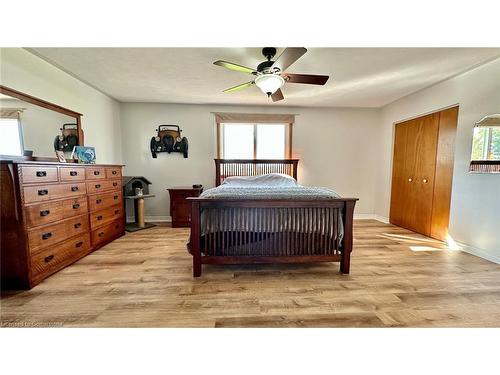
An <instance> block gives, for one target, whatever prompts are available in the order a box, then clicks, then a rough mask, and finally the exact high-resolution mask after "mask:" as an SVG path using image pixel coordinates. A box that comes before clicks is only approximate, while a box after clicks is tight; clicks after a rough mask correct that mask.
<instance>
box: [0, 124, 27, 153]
mask: <svg viewBox="0 0 500 375" xmlns="http://www.w3.org/2000/svg"><path fill="white" fill-rule="evenodd" d="M22 154H23V144H22V135H21V127H20V126H19V120H18V119H14V118H0V155H22Z"/></svg>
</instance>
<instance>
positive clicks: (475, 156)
mask: <svg viewBox="0 0 500 375" xmlns="http://www.w3.org/2000/svg"><path fill="white" fill-rule="evenodd" d="M470 170H471V171H472V172H481V173H498V172H500V114H492V115H488V116H485V117H483V118H482V119H481V120H480V121H478V122H477V123H476V124H475V126H474V134H473V137H472V154H471V165H470Z"/></svg>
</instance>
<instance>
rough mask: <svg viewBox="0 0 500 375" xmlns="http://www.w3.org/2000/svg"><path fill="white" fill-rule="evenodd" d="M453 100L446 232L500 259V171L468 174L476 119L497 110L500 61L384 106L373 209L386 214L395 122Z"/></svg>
mask: <svg viewBox="0 0 500 375" xmlns="http://www.w3.org/2000/svg"><path fill="white" fill-rule="evenodd" d="M453 104H459V105H460V109H459V114H458V129H457V136H456V141H455V166H454V176H453V190H452V198H451V213H450V235H451V236H452V237H453V239H454V240H456V241H459V242H461V243H462V244H465V245H466V246H465V250H468V251H470V252H474V253H476V254H478V255H480V256H483V257H485V258H487V259H490V260H494V261H496V262H500V175H498V174H471V173H468V168H469V161H470V154H471V148H472V128H473V125H474V123H475V122H476V121H478V120H480V119H481V118H482V117H483V116H485V115H487V114H491V113H499V112H500V59H497V60H495V61H492V62H490V63H488V64H485V65H483V66H480V67H478V68H476V69H474V70H471V71H469V72H467V73H464V74H462V75H459V76H457V77H454V78H452V79H449V80H447V81H445V82H442V83H440V84H437V85H435V86H433V87H430V88H428V89H425V90H423V91H420V92H418V93H415V94H412V95H410V96H407V97H405V98H402V99H400V100H398V101H396V102H394V103H392V104H389V105H387V106H385V107H384V108H382V110H381V121H382V122H381V125H382V127H381V143H380V161H379V165H380V166H381V168H380V171H379V173H378V175H379V179H378V181H377V189H376V196H377V199H376V205H375V212H376V213H377V214H379V215H381V216H385V217H387V216H388V215H389V205H390V194H391V171H392V152H393V133H394V123H395V122H398V121H401V120H403V119H407V118H411V117H415V116H419V115H422V114H425V113H428V112H432V111H436V110H439V109H441V108H444V107H447V106H450V105H453Z"/></svg>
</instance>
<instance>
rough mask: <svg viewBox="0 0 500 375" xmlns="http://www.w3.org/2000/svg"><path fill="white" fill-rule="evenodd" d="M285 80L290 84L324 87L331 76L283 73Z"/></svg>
mask: <svg viewBox="0 0 500 375" xmlns="http://www.w3.org/2000/svg"><path fill="white" fill-rule="evenodd" d="M282 76H283V78H285V80H286V81H287V82H290V83H307V84H309V85H324V84H325V83H326V81H328V78H330V77H329V76H320V75H315V74H292V73H283V74H282Z"/></svg>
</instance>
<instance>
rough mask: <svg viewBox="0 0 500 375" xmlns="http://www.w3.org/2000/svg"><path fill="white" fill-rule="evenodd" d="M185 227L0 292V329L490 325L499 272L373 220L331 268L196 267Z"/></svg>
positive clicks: (133, 239)
mask: <svg viewBox="0 0 500 375" xmlns="http://www.w3.org/2000/svg"><path fill="white" fill-rule="evenodd" d="M188 236H189V229H185V228H180V229H173V228H170V227H167V226H158V227H155V228H152V229H148V230H144V231H141V232H136V233H129V234H127V235H126V236H124V237H122V238H120V239H118V240H116V241H114V242H112V243H111V244H109V245H107V246H105V247H103V248H101V249H100V250H98V251H96V252H95V253H93V254H91V255H89V256H87V257H86V258H84V259H82V260H80V261H79V262H77V263H75V264H73V265H71V266H70V267H67V268H66V269H64V270H63V271H61V272H59V273H57V274H55V275H53V276H51V277H50V278H48V279H47V280H45V281H44V282H42V283H41V284H40V285H38V286H36V287H35V288H33V289H32V290H30V291H17V292H13V291H12V292H3V294H2V299H1V319H2V325H3V326H17V327H19V326H21V327H22V326H29V327H47V326H48V327H59V326H67V327H499V326H500V265H498V264H495V263H491V262H488V261H486V260H483V259H481V258H478V257H475V256H472V255H469V254H467V253H463V252H460V251H450V250H447V249H446V247H445V246H444V245H443V244H442V243H440V242H438V241H434V240H432V239H429V238H426V237H424V236H421V235H418V234H415V233H412V232H410V231H407V230H405V229H401V228H398V227H395V226H392V225H387V224H383V223H380V222H377V221H373V220H358V221H355V226H354V251H353V254H352V258H351V259H352V263H351V274H350V275H341V274H340V273H339V264H338V263H318V264H306V265H304V264H302V265H293V264H288V265H252V266H218V265H205V266H204V269H203V276H202V277H201V278H199V279H193V278H192V277H191V256H190V255H189V254H188V253H187V251H186V248H185V244H186V241H187V238H188Z"/></svg>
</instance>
